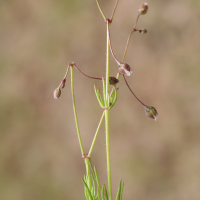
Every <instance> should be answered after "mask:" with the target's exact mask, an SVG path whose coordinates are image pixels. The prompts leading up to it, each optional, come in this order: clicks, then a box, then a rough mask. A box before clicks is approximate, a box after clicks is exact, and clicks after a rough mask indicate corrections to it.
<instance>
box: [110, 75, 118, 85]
mask: <svg viewBox="0 0 200 200" xmlns="http://www.w3.org/2000/svg"><path fill="white" fill-rule="evenodd" d="M118 82H119V80H118V79H117V78H115V77H109V84H110V85H116V84H117V83H118Z"/></svg>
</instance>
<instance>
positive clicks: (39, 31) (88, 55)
mask: <svg viewBox="0 0 200 200" xmlns="http://www.w3.org/2000/svg"><path fill="white" fill-rule="evenodd" d="M142 3H143V1H139V0H120V1H119V5H118V8H117V11H116V15H115V18H114V20H113V23H112V26H111V40H112V45H113V50H114V52H115V55H116V57H117V58H118V59H119V60H120V59H121V58H122V55H123V52H124V47H125V44H126V40H127V37H128V35H129V33H130V31H131V29H132V27H133V24H134V21H135V19H136V17H137V9H138V7H139V5H140V4H142ZM148 3H149V10H148V13H147V14H146V15H144V16H141V18H140V20H139V23H138V26H137V27H138V28H146V29H147V30H148V34H146V35H142V34H139V33H135V34H133V37H132V38H131V42H130V45H129V49H128V53H127V57H126V62H127V63H129V65H130V66H131V67H132V71H133V74H132V75H131V77H128V78H127V80H128V82H129V84H130V86H131V88H132V89H133V91H134V92H135V93H136V95H137V96H138V97H139V98H140V99H141V100H142V101H143V102H144V103H146V104H147V105H152V106H155V107H156V109H157V111H158V120H157V121H156V122H155V121H153V120H151V119H149V118H147V117H146V116H145V113H144V109H143V107H142V106H141V105H140V104H139V103H138V102H137V101H136V100H135V98H134V97H133V96H132V94H131V93H130V92H129V90H128V88H127V87H126V85H125V83H124V81H123V79H121V78H120V83H119V85H118V86H119V95H118V96H119V97H118V101H117V103H116V105H115V107H114V108H113V109H112V111H111V113H110V117H111V118H110V132H111V135H110V140H111V141H110V142H111V144H110V145H111V167H112V181H113V196H114V197H115V195H116V192H117V187H118V183H119V180H120V179H121V178H122V179H123V181H124V182H125V188H124V194H123V199H127V200H129V199H130V200H132V199H137V200H146V199H148V200H160V199H162V200H171V199H176V200H188V199H191V200H199V199H200V192H199V189H200V157H199V153H200V123H199V122H200V114H199V113H200V103H199V102H200V79H199V77H200V70H199V63H200V56H199V53H200V40H199V32H200V25H199V22H200V1H199V0H185V1H181V0H174V1H172V0H149V1H148ZM100 4H101V5H102V9H103V10H104V12H105V14H106V16H108V17H110V15H111V12H112V9H113V6H114V4H115V1H114V0H112V1H111V0H110V1H106V0H100ZM105 55H106V25H105V23H104V21H103V19H102V16H101V15H100V13H99V11H98V8H97V6H96V2H95V0H57V1H53V0H50V1H49V0H48V1H47V0H44V1H40V0H34V1H32V0H20V1H17V0H0V88H1V95H0V199H1V200H66V199H70V200H77V199H85V197H84V190H83V184H82V182H81V178H82V177H83V175H84V174H85V166H84V162H83V160H82V158H81V153H80V148H79V144H78V140H77V133H76V128H75V122H74V117H73V109H72V100H71V91H70V76H69V77H67V81H66V88H65V90H63V91H62V96H61V97H62V98H60V99H59V100H55V99H53V91H54V89H55V88H56V87H57V86H58V84H59V83H60V81H61V80H62V78H63V76H64V73H65V70H66V67H67V65H68V63H69V62H71V61H74V62H76V64H77V66H78V67H79V68H80V69H81V70H82V71H84V72H85V73H86V74H88V75H91V76H96V77H102V76H104V75H105V61H106V58H105ZM116 73H117V65H116V63H115V62H114V61H113V59H111V70H110V74H111V75H113V76H115V75H116ZM74 81H75V94H76V103H77V111H78V119H79V123H80V130H81V134H82V139H83V144H84V148H85V151H86V152H88V150H89V148H90V144H91V142H92V139H93V135H94V132H95V130H96V127H97V125H98V122H99V120H100V117H101V113H102V110H101V109H100V107H99V105H98V102H97V100H96V97H95V94H94V91H93V85H94V83H95V84H96V85H97V86H98V87H102V86H101V82H98V81H93V80H88V79H86V78H85V77H83V76H82V75H81V74H80V73H78V72H77V71H76V70H74ZM105 152H106V151H105V134H104V126H103V127H102V128H101V130H100V134H99V136H98V140H97V143H96V146H95V147H94V151H93V154H92V161H93V164H95V165H96V166H97V170H98V172H99V176H100V182H101V184H104V183H105V184H107V177H106V158H105V155H106V154H105Z"/></svg>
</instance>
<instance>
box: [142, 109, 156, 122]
mask: <svg viewBox="0 0 200 200" xmlns="http://www.w3.org/2000/svg"><path fill="white" fill-rule="evenodd" d="M145 113H146V115H147V116H148V117H150V118H152V119H154V120H155V121H156V119H157V115H158V113H157V110H156V109H155V108H154V107H153V106H148V107H147V108H146V109H145Z"/></svg>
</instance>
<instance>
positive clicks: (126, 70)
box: [119, 63, 132, 76]
mask: <svg viewBox="0 0 200 200" xmlns="http://www.w3.org/2000/svg"><path fill="white" fill-rule="evenodd" d="M119 73H120V74H125V75H127V76H130V75H131V73H132V71H131V68H130V66H129V65H128V64H127V63H121V64H120V65H119Z"/></svg>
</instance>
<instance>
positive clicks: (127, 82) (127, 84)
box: [123, 74, 147, 109]
mask: <svg viewBox="0 0 200 200" xmlns="http://www.w3.org/2000/svg"><path fill="white" fill-rule="evenodd" d="M123 77H124V81H125V83H126V85H127V86H128V88H129V90H130V91H131V93H132V94H133V96H134V97H135V98H136V99H137V100H138V101H139V102H140V103H141V104H142V105H143V106H144V108H145V109H146V108H147V106H146V105H145V104H144V103H142V102H141V101H140V100H139V99H138V98H137V96H136V95H135V94H134V92H133V91H132V90H131V88H130V86H129V84H128V82H127V81H126V78H125V76H124V74H123Z"/></svg>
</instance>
